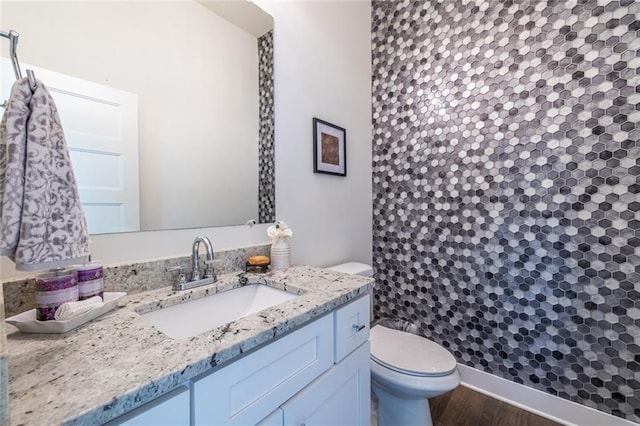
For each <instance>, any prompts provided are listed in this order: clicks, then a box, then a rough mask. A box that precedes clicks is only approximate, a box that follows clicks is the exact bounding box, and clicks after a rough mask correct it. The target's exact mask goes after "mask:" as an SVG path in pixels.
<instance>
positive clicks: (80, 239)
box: [0, 78, 89, 271]
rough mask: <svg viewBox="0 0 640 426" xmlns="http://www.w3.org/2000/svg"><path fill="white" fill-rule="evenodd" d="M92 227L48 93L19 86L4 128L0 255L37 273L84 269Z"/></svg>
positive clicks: (0, 129)
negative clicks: (59, 269)
mask: <svg viewBox="0 0 640 426" xmlns="http://www.w3.org/2000/svg"><path fill="white" fill-rule="evenodd" d="M88 243H89V237H88V232H87V224H86V220H85V217H84V213H83V211H82V206H81V205H80V198H79V195H78V188H77V186H76V179H75V177H74V175H73V170H72V168H71V159H70V157H69V151H68V149H67V144H66V142H65V138H64V132H63V130H62V125H61V124H60V118H59V117H58V110H57V108H56V106H55V103H54V101H53V98H52V97H51V94H50V93H49V91H48V90H47V89H46V87H45V86H44V85H43V84H42V83H41V82H40V81H38V82H37V87H36V89H35V90H34V91H33V93H32V91H31V88H30V86H29V81H28V79H27V78H23V79H20V80H18V81H16V82H15V84H14V85H13V88H12V89H11V96H10V98H9V101H8V105H7V108H6V110H5V112H4V114H3V116H2V121H1V122H0V255H3V256H9V257H10V258H11V259H12V260H13V261H15V263H16V269H18V270H22V271H34V270H39V269H51V268H59V267H65V266H69V265H73V264H78V263H85V262H87V261H88V256H89V244H88Z"/></svg>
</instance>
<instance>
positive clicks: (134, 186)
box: [0, 58, 140, 234]
mask: <svg viewBox="0 0 640 426" xmlns="http://www.w3.org/2000/svg"><path fill="white" fill-rule="evenodd" d="M22 67H23V68H24V69H31V70H33V71H34V72H35V75H36V78H38V79H40V80H41V81H43V82H46V83H45V84H46V86H47V88H48V89H49V92H50V93H51V96H52V97H53V99H54V101H55V102H56V106H57V108H58V113H59V115H60V121H61V122H62V127H63V129H64V131H65V137H66V140H67V146H68V148H69V154H70V156H71V161H72V164H73V170H74V174H75V177H76V181H77V182H78V190H79V193H80V201H81V203H82V208H83V209H84V212H85V215H86V217H87V224H88V226H89V232H90V233H92V234H98V233H107V232H127V231H139V230H140V203H139V185H138V97H137V95H135V94H134V93H128V92H125V91H122V90H117V89H114V88H111V87H107V86H103V85H101V84H96V83H93V82H90V81H86V80H82V79H79V78H75V77H71V76H68V75H64V74H60V73H57V72H53V71H50V70H46V69H44V68H39V67H34V66H32V65H29V64H22ZM10 70H11V63H10V61H9V60H7V59H6V58H2V80H3V81H2V85H1V87H2V90H1V92H0V98H3V99H6V98H8V96H9V90H10V88H11V85H12V84H13V81H14V78H13V73H12V72H10Z"/></svg>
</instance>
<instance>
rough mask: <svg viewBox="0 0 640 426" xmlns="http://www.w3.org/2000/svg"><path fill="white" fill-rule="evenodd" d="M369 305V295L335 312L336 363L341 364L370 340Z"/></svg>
mask: <svg viewBox="0 0 640 426" xmlns="http://www.w3.org/2000/svg"><path fill="white" fill-rule="evenodd" d="M369 305H370V296H369V295H368V294H367V295H365V296H363V297H361V298H359V299H356V300H354V301H353V302H351V303H349V304H348V305H346V306H344V307H342V308H340V309H338V310H337V311H335V312H334V315H335V328H336V331H335V336H336V340H335V348H336V351H335V359H334V361H335V362H340V360H341V359H343V358H344V357H345V356H347V355H349V353H351V352H352V351H353V350H354V349H356V348H357V347H358V346H360V345H361V344H363V343H364V342H366V341H367V340H368V339H369V321H370V320H369Z"/></svg>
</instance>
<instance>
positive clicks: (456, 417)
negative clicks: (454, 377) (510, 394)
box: [429, 386, 560, 426]
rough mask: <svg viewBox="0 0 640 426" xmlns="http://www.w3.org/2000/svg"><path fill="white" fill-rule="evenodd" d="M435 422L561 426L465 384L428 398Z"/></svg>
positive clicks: (448, 425)
mask: <svg viewBox="0 0 640 426" xmlns="http://www.w3.org/2000/svg"><path fill="white" fill-rule="evenodd" d="M429 404H430V406H431V416H432V418H433V424H434V426H560V425H559V424H558V423H555V422H553V421H551V420H548V419H546V418H544V417H541V416H538V415H536V414H533V413H530V412H528V411H526V410H522V409H520V408H517V407H515V406H513V405H510V404H507V403H506V402H503V401H500V400H497V399H494V398H491V397H489V396H487V395H484V394H482V393H480V392H476V391H474V390H471V389H469V388H466V387H464V386H458V387H457V388H456V389H454V390H453V391H451V392H448V393H446V394H444V395H441V396H439V397H437V398H433V399H431V400H430V401H429Z"/></svg>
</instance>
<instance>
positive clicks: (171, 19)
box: [0, 0, 275, 234]
mask: <svg viewBox="0 0 640 426" xmlns="http://www.w3.org/2000/svg"><path fill="white" fill-rule="evenodd" d="M0 17H1V18H0V28H2V29H3V30H5V29H6V30H7V31H8V30H10V29H12V30H15V31H17V32H18V33H20V39H19V46H18V56H19V58H20V61H21V63H22V67H23V69H27V68H28V69H33V70H34V71H35V73H36V77H37V78H38V79H39V80H41V81H42V82H43V83H44V84H45V85H46V86H47V87H48V89H49V90H50V91H51V93H52V95H53V97H54V100H55V101H56V104H57V107H58V110H59V113H60V118H61V121H62V124H63V127H64V129H65V135H66V138H67V144H68V146H69V151H70V154H71V158H72V161H73V166H74V172H75V174H76V178H77V180H78V186H79V191H80V199H81V202H82V204H83V208H84V210H85V214H86V215H87V222H88V224H89V230H90V233H92V234H96V233H112V232H132V231H149V230H164V229H182V228H196V227H210V226H229V225H240V224H245V223H247V221H249V220H255V221H256V222H259V223H268V222H273V221H274V217H275V183H274V178H275V176H274V166H275V165H274V110H273V97H274V93H273V32H272V28H273V20H272V18H271V17H270V16H269V15H267V14H266V13H265V12H264V11H262V10H260V9H259V8H258V7H257V6H256V5H255V4H253V3H250V2H248V1H198V2H196V1H192V0H181V1H143V2H138V1H127V2H86V1H42V2H37V1H3V2H2V3H1V4H0ZM7 57H8V52H7V51H6V49H5V50H3V51H2V85H1V90H2V92H1V93H0V97H1V98H2V100H4V99H6V98H7V97H8V93H9V90H10V87H11V84H13V81H14V77H13V72H12V71H11V65H10V61H9V60H8V59H7ZM2 100H0V102H2Z"/></svg>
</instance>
